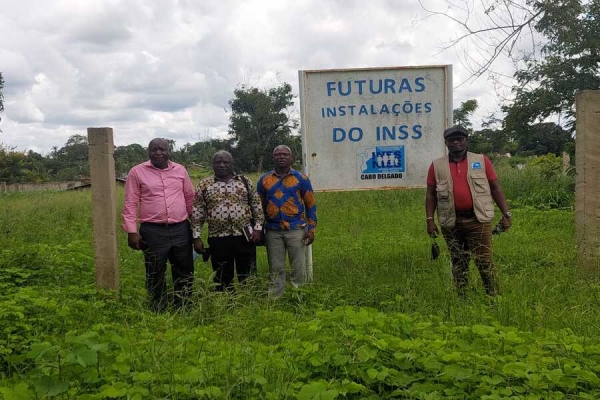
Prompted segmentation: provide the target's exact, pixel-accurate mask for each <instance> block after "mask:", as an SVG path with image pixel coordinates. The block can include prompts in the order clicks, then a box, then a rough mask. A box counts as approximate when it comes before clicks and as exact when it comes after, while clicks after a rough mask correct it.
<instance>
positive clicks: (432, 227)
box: [427, 219, 439, 237]
mask: <svg viewBox="0 0 600 400" xmlns="http://www.w3.org/2000/svg"><path fill="white" fill-rule="evenodd" d="M438 233H439V230H438V227H437V225H436V224H435V221H434V220H432V219H428V220H427V234H428V235H429V236H431V237H437V235H438Z"/></svg>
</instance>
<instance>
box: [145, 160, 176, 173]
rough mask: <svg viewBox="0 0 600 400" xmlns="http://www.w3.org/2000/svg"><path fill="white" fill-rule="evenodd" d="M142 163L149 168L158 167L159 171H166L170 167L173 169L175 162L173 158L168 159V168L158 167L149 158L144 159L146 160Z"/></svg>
mask: <svg viewBox="0 0 600 400" xmlns="http://www.w3.org/2000/svg"><path fill="white" fill-rule="evenodd" d="M142 165H143V166H144V167H148V168H153V169H157V170H159V171H166V170H168V169H171V168H173V162H172V161H171V160H168V161H167V167H166V168H163V169H160V168H156V167H155V166H154V165H152V161H150V160H148V161H144V162H143V163H142Z"/></svg>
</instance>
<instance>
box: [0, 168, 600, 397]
mask: <svg viewBox="0 0 600 400" xmlns="http://www.w3.org/2000/svg"><path fill="white" fill-rule="evenodd" d="M529 171H530V172H526V173H525V174H523V173H522V171H518V172H515V171H511V170H507V171H501V170H500V168H499V175H500V177H501V183H502V186H503V188H504V190H505V192H506V194H507V197H508V198H509V201H510V202H511V205H512V208H513V214H514V220H513V228H512V229H511V230H510V232H508V233H503V234H501V235H499V236H496V237H494V239H493V240H494V258H495V261H496V265H497V266H498V269H499V273H500V279H501V285H502V295H501V296H498V297H497V298H493V299H490V298H487V297H486V296H485V295H484V294H483V293H484V291H483V289H482V287H481V283H480V281H479V278H478V275H477V272H476V271H475V270H474V268H473V270H472V273H471V284H470V291H469V293H468V296H467V297H466V298H459V297H457V296H456V294H455V291H454V288H453V287H452V280H451V276H450V263H449V259H448V255H447V251H446V250H445V245H444V244H443V240H441V239H438V242H439V244H440V245H441V247H442V249H443V253H442V256H441V257H440V258H439V259H438V260H436V261H431V260H430V258H429V248H430V244H431V240H430V238H429V237H428V236H427V234H426V224H425V213H424V190H400V191H362V192H346V193H319V194H317V201H318V216H319V225H318V229H317V234H316V240H315V244H314V246H313V261H314V282H313V284H312V285H310V286H308V287H306V288H302V289H300V290H291V288H288V290H287V291H286V293H285V295H284V296H283V297H282V298H281V299H278V300H276V301H274V300H272V299H269V298H268V297H267V296H266V288H267V263H266V255H265V249H264V248H259V251H258V253H259V254H258V262H259V276H258V277H257V279H256V281H255V282H253V283H252V284H251V285H249V287H247V288H245V289H240V290H238V291H237V292H236V294H235V295H233V296H230V295H227V294H221V293H215V292H213V291H212V287H211V285H212V283H211V282H212V276H211V268H210V266H209V264H205V263H202V261H201V260H198V261H197V262H196V284H195V292H196V293H195V297H194V302H193V305H192V307H191V308H190V309H189V310H188V311H186V312H169V313H165V314H154V313H152V312H150V311H148V309H147V308H146V305H145V289H144V267H143V259H142V255H141V254H140V253H139V252H134V251H132V250H130V249H129V248H128V247H127V245H126V235H125V234H124V233H123V232H121V231H120V229H119V234H118V241H119V252H120V270H121V289H120V291H119V295H118V297H117V296H114V295H113V294H111V293H107V292H102V291H100V292H99V291H97V290H96V289H95V287H94V271H93V268H94V267H93V238H92V226H91V224H92V221H91V195H90V193H89V192H63V193H50V192H44V193H28V194H19V193H17V194H9V195H4V196H1V197H0V207H1V209H2V210H3V211H2V213H0V227H1V231H0V242H1V243H2V247H1V249H0V290H1V291H2V292H1V293H2V294H0V333H1V335H0V360H2V361H0V378H2V379H4V380H6V381H5V384H2V383H1V382H0V395H1V394H2V393H4V398H11V397H10V396H12V395H14V394H15V393H17V391H18V390H21V391H22V393H30V395H31V396H34V395H35V396H38V398H40V397H41V398H44V397H45V396H49V394H48V393H51V390H54V391H56V392H57V393H59V394H60V396H63V398H78V397H79V396H80V395H82V396H83V393H87V394H86V396H90V397H87V398H127V397H128V396H129V398H165V397H169V398H236V397H237V398H244V397H245V398H247V397H248V396H250V397H257V398H259V397H262V398H287V397H290V398H293V397H297V398H311V397H310V396H309V397H302V396H301V394H302V393H304V394H306V393H312V392H311V390H316V392H315V393H329V394H330V395H331V394H332V393H333V392H328V391H336V393H338V395H339V393H342V392H344V391H345V392H344V393H346V394H345V395H344V396H346V397H351V398H366V397H368V395H372V396H375V394H377V393H379V394H378V395H377V396H384V394H385V393H388V394H389V393H390V392H391V391H392V390H393V389H389V388H390V387H400V386H398V385H399V384H398V383H397V381H394V382H396V383H393V384H392V383H390V382H389V379H391V378H389V377H388V378H385V377H384V376H383V375H377V374H378V373H381V372H382V371H384V370H385V369H386V368H387V369H389V368H392V367H391V364H387V361H385V362H384V361H381V360H383V359H384V358H385V357H384V355H383V354H380V356H379V357H384V358H382V359H381V360H380V361H377V362H375V360H379V357H375V358H373V357H371V356H369V354H371V352H372V351H374V350H372V348H371V347H369V349H370V350H365V349H366V348H365V347H364V346H367V344H365V343H366V342H364V341H365V340H367V339H366V338H367V337H373V338H374V337H378V335H380V334H382V332H385V335H400V336H402V335H405V339H406V340H409V339H410V338H411V334H410V333H409V332H412V331H413V330H414V332H421V333H419V335H424V336H423V337H434V336H435V335H441V336H439V338H440V340H442V339H441V338H442V337H444V336H445V335H447V336H448V337H454V336H455V335H457V332H458V331H455V330H454V329H455V328H448V326H456V327H461V326H465V327H473V328H468V329H469V330H470V329H473V332H479V331H481V329H482V328H477V327H479V326H489V327H494V328H490V329H492V331H494V332H495V330H499V332H500V333H501V335H508V333H507V332H508V331H511V330H513V329H515V330H518V331H521V332H531V335H534V336H535V337H536V338H538V339H539V340H540V341H541V342H544V343H545V341H547V340H550V339H548V337H553V338H554V339H552V340H558V341H559V342H561V341H564V342H565V343H567V341H574V340H580V339H574V338H577V337H581V338H582V339H581V341H582V343H588V342H589V343H595V342H594V340H595V339H594V337H595V336H596V335H597V332H598V331H599V329H600V307H598V305H599V304H600V286H599V285H597V284H596V283H594V282H589V281H583V280H580V279H578V278H577V266H576V264H575V256H576V247H575V241H574V214H573V211H572V202H571V203H570V204H569V202H568V201H566V200H564V199H563V200H561V202H560V203H558V202H557V203H556V204H554V203H551V202H549V200H548V199H549V198H551V196H550V197H548V196H543V199H544V200H543V202H544V203H545V204H546V206H543V207H540V204H534V203H532V202H529V203H525V202H524V201H525V200H518V201H516V200H515V198H516V199H526V198H529V197H531V196H535V194H536V193H537V192H536V191H537V190H539V189H540V188H544V187H545V188H548V187H550V186H552V187H554V188H555V189H556V190H560V191H564V193H568V192H569V191H570V190H571V189H570V187H571V186H570V184H571V181H570V180H569V179H564V180H562V179H563V178H560V179H558V178H557V179H556V181H552V183H551V184H550V183H549V181H548V179H547V177H542V176H541V175H540V174H539V173H537V174H535V173H534V172H531V171H533V169H530V170H529ZM511 173H514V175H511ZM561 193H562V192H561ZM118 196H119V199H118V202H119V204H121V203H122V196H123V193H122V191H119V192H118ZM528 196H529V197H528ZM570 198H571V199H572V196H571V197H570ZM115 213H117V214H119V213H120V210H115ZM119 220H120V218H119ZM340 307H343V308H340ZM359 307H367V309H368V310H371V311H368V312H367V313H366V314H361V312H362V311H360V312H358V311H357V312H358V314H356V315H354V314H352V313H353V312H354V311H352V313H351V312H350V311H348V310H358V308H359ZM363 310H365V309H363ZM349 313H350V314H349ZM356 318H358V319H361V318H362V319H364V328H358V327H357V326H356V325H353V324H355V322H352V323H351V324H350V325H348V324H349V323H350V322H349V321H355V320H356ZM319 321H329V322H319ZM367 326H370V328H368V329H367V328H366V327H367ZM384 326H387V327H386V328H384ZM427 326H431V331H429V332H428V331H427V328H426V327H427ZM502 326H504V327H508V328H502ZM375 327H378V328H375ZM456 329H459V330H460V329H462V328H456ZM465 329H467V328H465ZM486 329H487V328H486ZM505 329H506V330H508V331H504V330H505ZM492 331H489V332H488V331H486V332H488V333H486V335H488V334H489V335H491V334H492V333H491V332H492ZM336 332H337V333H336ZM402 332H404V333H402ZM461 332H462V331H461ZM473 332H471V333H469V335H478V334H479V333H473ZM336 334H337V335H341V336H340V337H342V336H343V337H344V338H346V339H345V340H347V341H348V342H347V343H346V344H344V346H347V348H348V349H350V350H349V351H350V354H349V355H345V354H342V353H339V352H338V351H337V350H335V348H336V347H335V346H336V345H338V346H339V345H340V344H339V343H336V339H335V337H331V335H336ZM311 335H312V336H311ZM460 335H462V333H461V334H460ZM460 335H459V336H460ZM494 335H495V334H494ZM571 335H576V336H573V337H572V336H571ZM417 336H418V335H417ZM509 336H510V335H509ZM523 337H525V336H523ZM311 338H312V339H311ZM586 338H587V339H586ZM538 339H535V340H538ZM373 340H374V339H373ZM386 340H387V341H388V342H390V340H391V342H393V340H392V339H389V338H388V339H386ZM403 340H404V339H403ZM432 340H433V339H432ZM460 340H463V339H460ZM488 340H491V341H496V340H499V339H497V338H494V339H491V337H490V338H488ZM524 340H526V341H529V340H533V339H524ZM391 342H390V343H391ZM311 343H313V344H311ZM361 343H362V344H361ZM448 343H452V342H448ZM457 343H463V341H461V342H457ZM464 343H467V342H464ZM314 345H316V346H317V347H314ZM311 346H312V347H311ZM319 346H320V347H319ZM361 346H363V347H361ZM368 346H371V344H369V345H368ZM379 346H383V345H381V344H380V345H379ZM431 346H434V347H435V346H436V345H435V340H434V341H433V342H432V344H431ZM440 346H441V345H440ZM461 346H462V345H461ZM376 347H377V346H376ZM361 349H362V350H361ZM532 349H533V348H532ZM380 350H381V349H380ZM354 351H356V353H352V352H354ZM448 351H449V352H451V351H454V352H463V351H464V356H463V357H464V359H465V360H466V359H469V357H470V356H469V354H471V353H473V352H475V353H477V352H479V351H481V349H479V348H478V349H474V348H470V347H464V348H460V349H459V348H457V349H454V350H448ZM519 351H524V352H525V353H527V352H528V351H536V352H537V351H539V350H538V349H537V348H535V349H534V350H523V349H522V350H519ZM544 351H545V350H544ZM586 351H587V350H586ZM590 351H591V350H590ZM525 353H524V354H525ZM244 354H245V355H244ZM326 354H329V355H328V356H326ZM352 354H354V357H358V358H357V359H355V360H354V361H352V357H353V356H352ZM373 354H375V353H373ZM415 354H416V353H415ZM448 354H450V353H448ZM457 354H458V353H457ZM536 354H537V353H536ZM586 354H587V353H586ZM590 354H592V353H590ZM555 356H556V355H551V357H555ZM69 357H70V358H69ZM206 357H208V358H206ZM315 357H316V358H315ZM322 357H330V358H328V360H329V361H327V362H326V363H323V361H319V360H321V358H322ZM336 357H337V358H336ZM344 357H350V359H349V360H350V361H347V359H346V358H344ZM423 357H425V355H423ZM427 357H429V356H427ZM440 357H442V356H440ZM444 357H445V356H444ZM515 357H517V356H515ZM334 359H335V360H337V361H335V362H334ZM57 360H58V361H57ZM61 360H62V361H61ZM66 360H73V363H69V362H67V361H66ZM102 360H104V361H102ZM388 361H389V362H391V363H393V358H392V359H390V360H388ZM346 362H348V364H346ZM473 362H474V363H476V361H473ZM582 362H583V361H582ZM586 362H587V361H586ZM94 363H95V364H94ZM335 363H338V364H339V365H338V364H335ZM353 363H354V364H353ZM380 363H384V364H380ZM92 364H93V367H92ZM334 365H338V367H334ZM351 365H354V367H351ZM477 365H478V364H477ZM359 366H360V368H359ZM363 367H364V368H365V369H364V370H362V368H363ZM311 368H312V369H314V371H313V373H312V374H311V373H307V372H306V371H310V370H311ZM353 368H359V370H353ZM369 368H370V370H369ZM394 368H395V367H394ZM469 368H472V369H473V368H475V369H477V368H480V367H476V366H475V364H473V365H471V366H470V367H469ZM532 368H533V367H532ZM536 368H537V367H536ZM557 368H559V367H557ZM560 368H562V367H560ZM371 370H373V371H375V372H373V371H371ZM60 371H62V372H60ZM91 371H96V372H91ZM119 371H122V373H121V372H119ZM193 371H196V372H193ZM317 371H318V373H317ZM343 371H344V372H343ZM349 371H355V372H352V374H354V373H356V374H357V375H352V374H350V372H349ZM367 371H371V372H367ZM192 372H193V373H192ZM455 372H456V371H455ZM94 374H95V375H94ZM115 374H116V375H115ZM198 374H200V375H198ZM344 374H350V375H344ZM369 374H375V375H373V377H377V376H379V377H380V378H381V382H379V383H373V385H374V386H373V385H371V384H370V383H368V382H370V379H374V380H375V381H377V380H378V379H379V378H368V377H367V375H368V376H371V375H369ZM363 375H364V376H363ZM434 375H435V374H434ZM60 376H63V378H60ZM64 376H68V377H69V379H72V380H73V382H78V383H77V384H71V385H67V387H65V385H64V383H65V379H67V378H64ZM198 376H202V377H203V378H202V379H200V380H199V378H198ZM340 376H346V378H344V379H346V380H347V382H346V383H343V380H342V379H341V378H340V380H339V382H338V381H337V380H336V379H337V377H340ZM386 376H387V375H386ZM390 376H391V375H390ZM436 376H437V375H436ZM109 378H110V379H109ZM61 379H62V380H61ZM111 379H112V380H113V384H109V383H108V382H111ZM263 379H264V380H266V381H263ZM319 379H324V380H325V382H326V383H319V382H321V381H320V380H319ZM394 379H396V378H394ZM419 379H421V378H419ZM423 379H424V378H423ZM327 381H329V383H327ZM114 382H122V385H124V386H118V385H117V384H116V383H114ZM202 382H208V383H205V384H204V386H203V384H202ZM265 382H266V383H265ZM334 382H338V383H339V385H338V383H335V384H334ZM349 382H360V385H362V386H361V387H364V388H366V389H364V390H363V389H362V388H359V387H358V386H352V385H351V384H350V383H349ZM420 382H422V383H423V382H425V381H422V380H421V381H420ZM428 382H429V381H428ZM423 384H424V383H423ZM473 384H474V385H475V383H473ZM19 385H21V386H19ZM44 385H47V387H46V386H44ZM115 385H116V386H115ZM186 385H187V386H186ZM323 385H324V386H323ZM332 385H333V386H332ZM431 385H432V386H431V387H428V389H427V390H426V389H423V388H422V390H423V393H430V394H431V393H433V392H435V391H437V390H438V389H439V388H440V387H444V385H449V386H448V387H450V386H452V384H451V383H448V382H446V383H444V382H443V381H439V380H438V381H435V382H433V383H431ZM500 386H502V385H500ZM2 388H8V389H6V390H5V391H4V392H3V391H2V390H1V389H2ZM52 388H53V389H52ZM149 388H150V390H149ZM406 388H407V389H406V390H409V388H410V390H413V389H414V390H415V391H417V392H418V390H421V389H418V387H417V386H414V385H413V386H411V385H408V384H407V386H406ZM46 389H47V391H44V390H46ZM8 390H10V392H9V391H8ZM354 390H356V391H355V392H354ZM453 390H458V391H457V392H456V394H455V395H452V396H456V397H452V396H449V395H448V396H446V397H447V398H466V397H465V396H467V395H465V394H463V395H462V397H461V394H460V393H463V392H461V390H463V391H464V390H466V392H464V393H469V396H473V397H468V396H467V397H468V398H478V397H477V396H476V395H475V394H474V393H479V392H476V391H471V389H468V390H467V389H465V388H455V389H453ZM490 390H491V389H490ZM515 390H516V389H515ZM519 390H520V389H519ZM561 390H562V389H561ZM586 390H587V389H586ZM417 392H414V393H417ZM7 393H10V396H9V395H7ZM89 393H96V395H94V396H96V397H94V396H92V395H89ZM99 393H104V395H100V394H99ZM136 393H137V394H136ZM252 393H255V395H252ZM265 393H272V395H271V397H269V396H268V395H266V394H265ZM352 393H354V394H352ZM411 393H413V392H411ZM414 393H413V394H409V392H408V391H407V392H406V393H405V394H404V395H405V396H406V397H405V398H425V397H423V396H424V395H423V396H421V395H418V394H414ZM440 393H442V392H440ZM453 393H454V392H453ZM482 393H483V392H482ZM490 393H491V392H490ZM515 393H517V392H515ZM590 393H591V392H590ZM110 394H114V396H112V397H111V395H110ZM138 395H139V396H138ZM323 395H324V394H323ZM7 396H8V397H7ZM23 396H25V397H23V398H33V397H26V396H27V395H23ZM136 396H138V397H136ZM307 396H308V395H307ZM353 396H354V397H353ZM411 396H412V397H411ZM81 398H86V397H81ZM330 398H333V397H330ZM373 398H375V397H373ZM431 398H441V397H431Z"/></svg>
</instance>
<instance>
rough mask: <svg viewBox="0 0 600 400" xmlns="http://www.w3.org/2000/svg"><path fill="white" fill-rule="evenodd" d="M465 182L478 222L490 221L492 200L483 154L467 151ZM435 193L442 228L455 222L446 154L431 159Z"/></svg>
mask: <svg viewBox="0 0 600 400" xmlns="http://www.w3.org/2000/svg"><path fill="white" fill-rule="evenodd" d="M467 165H468V170H467V182H468V183H469V189H471V196H472V197H473V209H474V211H475V216H476V217H477V220H478V221H479V222H491V221H492V219H493V218H494V200H493V199H492V193H491V190H490V184H489V183H488V180H487V176H486V174H485V162H484V160H483V154H476V153H471V152H467ZM433 167H434V169H435V185H436V193H437V213H438V222H439V224H440V225H441V226H442V227H444V228H452V227H454V224H455V223H456V212H455V210H454V185H453V184H452V175H451V174H450V165H449V158H448V156H444V157H440V158H438V159H437V160H434V161H433Z"/></svg>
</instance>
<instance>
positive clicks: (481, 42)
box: [427, 0, 600, 132]
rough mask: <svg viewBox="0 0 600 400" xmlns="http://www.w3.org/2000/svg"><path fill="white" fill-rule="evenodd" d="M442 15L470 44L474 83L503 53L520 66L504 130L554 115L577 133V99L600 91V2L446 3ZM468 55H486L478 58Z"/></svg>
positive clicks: (497, 0)
mask: <svg viewBox="0 0 600 400" xmlns="http://www.w3.org/2000/svg"><path fill="white" fill-rule="evenodd" d="M446 4H447V9H446V10H445V11H443V12H438V11H431V10H427V11H429V12H431V13H432V14H437V15H440V14H441V15H444V16H445V17H447V18H449V19H451V20H452V21H454V22H456V23H457V24H458V26H459V27H460V28H461V29H462V33H460V34H459V36H458V37H457V38H456V39H455V40H454V41H453V42H452V43H451V44H450V46H455V45H459V44H460V43H464V42H466V43H468V44H470V45H472V46H474V47H475V49H476V51H470V52H467V51H465V59H464V62H463V64H464V65H465V66H466V67H467V68H471V72H472V77H473V78H476V77H479V76H481V75H482V74H483V73H485V72H493V68H492V67H493V64H494V62H495V61H496V60H497V59H498V57H500V56H501V55H502V54H504V55H506V56H508V57H510V59H512V60H513V62H514V64H515V66H516V72H515V74H514V79H515V81H514V82H515V83H514V85H512V94H513V96H512V98H511V99H509V101H507V102H506V103H505V104H504V106H503V108H502V109H503V111H504V112H505V113H506V117H505V119H504V122H503V124H504V127H505V129H506V130H507V131H509V132H510V131H517V132H518V131H524V130H527V129H528V126H529V125H532V124H536V123H541V122H544V121H545V119H547V118H549V117H553V118H554V119H555V120H557V121H558V122H559V123H560V124H565V125H566V126H568V127H569V128H571V129H573V128H574V126H573V122H574V121H573V117H574V103H575V94H576V92H577V91H580V90H598V89H600V2H599V1H597V0H591V1H590V0H552V1H549V0H475V1H473V0H448V1H446ZM471 54H476V55H477V56H481V57H482V58H483V60H481V59H479V60H476V59H475V58H474V57H472V56H471Z"/></svg>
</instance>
